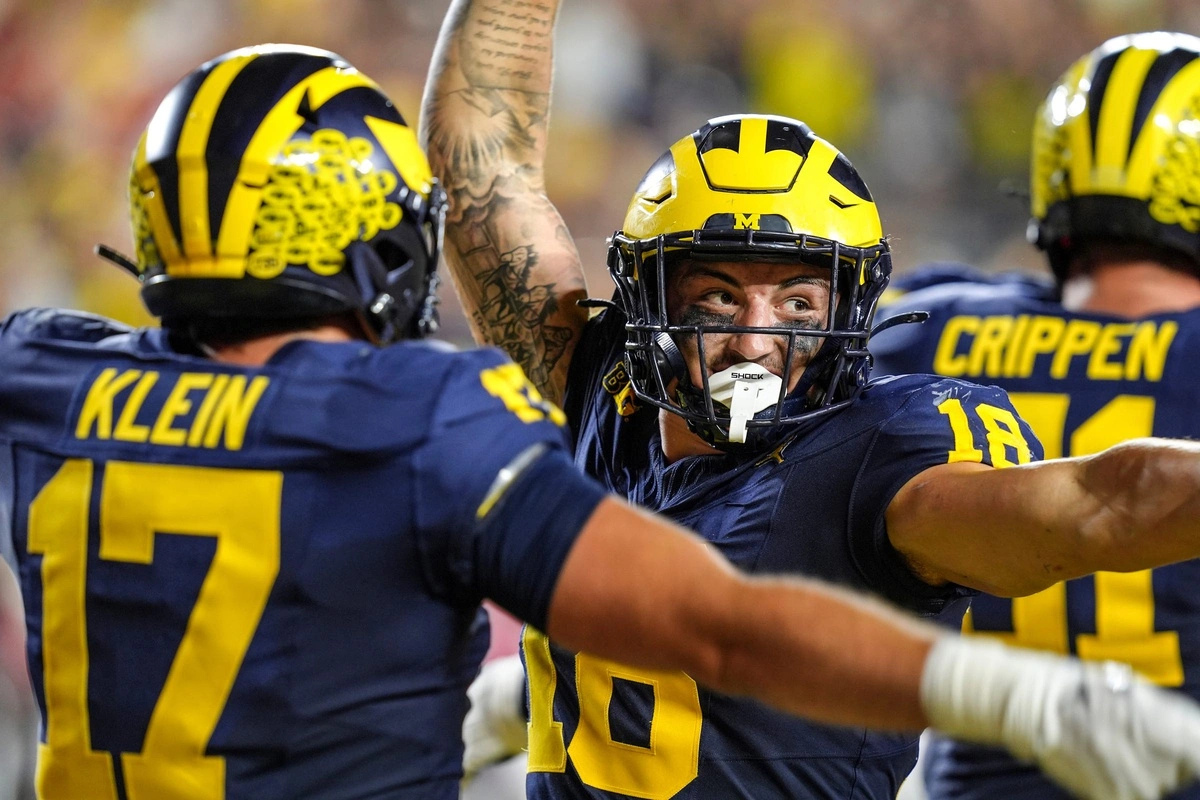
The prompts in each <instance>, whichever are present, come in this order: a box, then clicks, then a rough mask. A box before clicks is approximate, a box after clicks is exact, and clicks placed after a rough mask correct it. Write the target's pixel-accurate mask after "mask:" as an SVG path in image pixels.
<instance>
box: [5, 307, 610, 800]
mask: <svg viewBox="0 0 1200 800" xmlns="http://www.w3.org/2000/svg"><path fill="white" fill-rule="evenodd" d="M0 374H2V375H3V376H4V377H3V380H2V381H0V508H3V514H2V516H0V521H3V522H4V524H5V530H3V531H2V533H3V536H0V539H3V540H6V541H7V549H8V550H9V553H8V555H9V557H10V558H12V559H13V560H15V564H16V570H17V574H18V575H19V578H20V582H21V588H22V592H23V594H24V598H25V607H26V619H27V634H28V659H29V667H30V673H31V677H32V679H33V684H34V687H35V690H36V694H37V699H38V703H39V704H40V707H41V711H42V715H43V717H42V718H43V726H42V742H41V746H40V752H39V778H38V782H39V788H40V794H41V796H43V797H45V798H63V799H64V800H79V799H80V798H85V797H86V798H102V799H103V800H118V798H120V799H121V800H125V799H126V798H128V800H137V798H154V799H155V800H160V799H162V798H188V799H189V800H199V799H200V798H206V799H211V800H218V799H220V798H231V799H232V798H254V799H255V800H257V799H258V798H281V799H286V800H295V798H308V797H313V798H315V797H321V798H438V799H439V800H449V798H456V797H457V796H458V785H459V779H460V776H461V758H462V740H461V738H460V727H461V724H462V719H463V715H464V714H465V712H466V707H467V700H466V696H465V689H466V687H467V685H468V683H469V682H470V681H471V680H472V679H473V677H474V676H475V674H476V672H477V670H478V666H479V663H480V661H481V659H482V657H483V654H484V650H485V649H486V645H487V637H486V623H484V620H485V616H484V615H483V614H482V612H481V611H480V609H479V603H480V600H481V598H482V597H484V596H488V597H491V598H493V599H494V600H496V601H497V602H498V603H500V604H501V605H503V606H504V607H506V608H507V609H508V610H510V611H512V612H513V613H515V614H517V615H519V616H521V617H524V618H525V619H528V620H530V621H531V622H534V623H535V624H541V623H542V622H543V621H544V620H545V616H546V613H547V608H548V605H549V602H550V595H551V592H552V590H553V586H554V581H555V580H556V578H557V575H558V572H559V570H560V567H561V565H562V563H563V561H564V559H565V557H566V554H567V552H568V550H569V549H570V547H571V545H572V543H573V542H574V539H575V536H576V534H577V532H578V530H579V529H580V528H581V527H582V524H583V521H584V519H585V518H586V517H587V516H589V515H590V513H591V511H592V509H593V508H594V507H595V505H596V503H598V502H599V500H600V498H601V497H602V496H603V493H602V491H601V490H600V489H599V488H598V487H596V486H594V485H593V484H592V483H591V482H588V481H586V480H585V479H584V478H583V476H581V475H580V474H579V473H578V471H577V470H575V469H574V468H573V466H572V465H571V463H570V459H569V456H568V455H567V446H568V443H567V439H566V436H565V435H564V429H563V428H562V427H561V423H562V422H563V415H562V412H561V411H559V410H558V409H557V408H554V407H553V406H550V405H548V404H545V403H542V402H540V397H538V396H537V393H536V391H535V390H533V389H532V387H531V386H529V384H528V383H527V381H526V380H525V378H524V375H523V374H522V373H521V371H520V369H519V368H518V367H517V366H516V365H514V364H512V363H511V362H509V361H508V360H507V359H506V358H505V357H504V356H502V355H501V354H500V353H499V351H495V350H490V351H472V352H465V353H455V352H451V351H447V350H445V349H439V348H437V347H435V346H432V345H428V344H420V343H404V344H398V345H394V346H392V347H387V348H382V349H380V348H376V347H373V346H369V345H366V344H365V343H362V342H354V343H340V344H335V343H322V342H315V341H305V340H299V341H294V342H291V343H288V344H287V345H285V346H284V347H283V348H282V349H281V350H280V351H279V352H277V353H276V354H275V356H274V357H272V358H271V360H270V361H269V362H268V363H267V364H266V365H265V366H263V367H260V368H241V367H237V366H231V365H227V364H219V363H216V362H213V361H210V360H208V359H206V358H203V357H201V356H199V355H194V356H193V355H188V354H186V353H182V352H177V351H176V349H175V348H173V347H172V345H171V342H170V339H169V337H168V336H167V334H166V333H165V332H163V331H161V330H147V329H143V330H136V331H130V330H127V329H123V328H120V327H118V326H116V325H115V324H113V323H110V322H109V321H107V320H103V319H100V318H96V317H89V316H85V315H78V314H69V313H63V312H55V311H33V312H25V313H22V314H18V315H14V316H13V317H10V318H9V319H8V320H7V321H6V322H5V323H4V324H3V327H2V328H0ZM525 464H528V466H526V467H525V469H524V471H523V472H522V471H521V469H520V468H521V467H522V465H525ZM506 467H509V468H510V469H509V470H508V471H504V470H505V468H506ZM513 473H518V474H519V476H520V477H517V478H516V479H514V480H508V476H510V475H511V474H513Z"/></svg>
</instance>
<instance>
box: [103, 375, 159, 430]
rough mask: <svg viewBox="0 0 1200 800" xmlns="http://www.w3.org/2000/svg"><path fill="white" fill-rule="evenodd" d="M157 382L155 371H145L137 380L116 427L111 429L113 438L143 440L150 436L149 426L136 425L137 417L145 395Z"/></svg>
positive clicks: (144, 400)
mask: <svg viewBox="0 0 1200 800" xmlns="http://www.w3.org/2000/svg"><path fill="white" fill-rule="evenodd" d="M157 382H158V373H157V372H147V373H145V374H144V375H142V377H141V378H140V379H139V380H138V382H137V385H136V386H134V387H133V391H132V392H130V393H129V399H128V400H126V401H125V407H124V408H123V409H121V416H120V417H119V418H118V419H117V427H116V428H115V429H114V430H113V438H114V439H116V440H118V441H121V442H144V441H146V440H147V439H148V438H150V426H149V425H138V424H137V418H138V413H139V412H140V411H141V410H142V403H144V402H146V395H148V394H149V393H150V390H151V389H153V388H154V384H155V383H157Z"/></svg>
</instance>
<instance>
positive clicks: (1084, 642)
mask: <svg viewBox="0 0 1200 800" xmlns="http://www.w3.org/2000/svg"><path fill="white" fill-rule="evenodd" d="M1031 167H1032V169H1031V175H1032V180H1031V201H1032V215H1033V219H1032V221H1031V223H1030V227H1029V232H1030V236H1031V239H1032V241H1033V242H1034V243H1035V244H1036V245H1037V246H1038V247H1039V248H1040V249H1041V250H1043V251H1045V253H1046V255H1047V256H1048V260H1049V262H1050V267H1051V271H1052V273H1053V276H1054V279H1053V281H1050V280H1041V279H1039V278H1034V277H1030V276H1016V275H1010V276H985V275H983V274H981V273H975V272H972V271H970V270H967V269H966V268H952V267H943V268H941V269H938V270H933V271H922V272H919V273H916V274H915V275H914V276H913V277H912V278H910V279H909V281H908V283H909V287H908V288H910V289H912V291H910V292H909V293H908V294H907V295H906V296H904V297H903V298H902V299H900V300H899V301H898V303H897V304H896V305H895V306H894V307H893V309H894V310H895V311H896V312H900V311H905V310H911V309H922V310H925V311H928V312H929V313H930V314H931V318H930V320H929V321H928V322H926V323H925V324H924V325H910V326H902V327H900V328H896V329H894V330H891V331H888V332H886V333H884V334H883V335H882V336H880V337H879V339H878V340H872V343H871V350H872V352H873V353H875V356H876V359H877V362H876V369H877V371H882V372H885V373H900V372H936V373H939V374H941V375H949V376H954V377H963V378H968V379H970V380H977V381H979V382H981V383H988V384H995V385H998V386H1002V387H1004V388H1005V389H1007V390H1008V391H1009V392H1010V396H1011V398H1012V400H1013V403H1014V404H1015V405H1016V407H1017V409H1018V410H1019V411H1020V412H1021V415H1022V417H1024V418H1025V419H1026V420H1028V421H1029V423H1030V424H1031V425H1032V426H1033V429H1034V431H1035V432H1036V433H1037V435H1038V437H1039V438H1040V439H1041V441H1042V444H1043V446H1044V447H1045V449H1046V455H1047V456H1060V455H1061V456H1080V455H1088V454H1091V453H1095V452H1097V451H1099V450H1101V449H1102V448H1104V447H1107V446H1109V445H1112V444H1115V443H1117V442H1120V441H1123V440H1125V439H1132V438H1136V437H1140V436H1151V435H1154V436H1173V437H1181V438H1193V439H1194V438H1197V437H1200V423H1198V422H1197V419H1196V409H1197V407H1198V405H1200V381H1198V378H1197V374H1196V370H1195V367H1194V364H1195V363H1196V362H1197V360H1198V359H1200V341H1198V339H1197V335H1198V334H1200V39H1197V38H1195V37H1192V36H1185V35H1182V34H1178V33H1143V34H1137V35H1132V36H1122V37H1119V38H1116V39H1113V40H1111V41H1108V42H1105V43H1104V44H1102V45H1101V46H1100V47H1098V48H1097V49H1096V50H1094V51H1093V52H1091V53H1088V54H1087V55H1086V56H1084V57H1083V58H1081V59H1080V60H1078V61H1077V62H1075V64H1073V65H1072V66H1071V67H1070V68H1069V69H1068V70H1067V71H1066V73H1065V74H1064V75H1063V76H1062V77H1061V78H1060V79H1059V81H1058V82H1057V83H1056V84H1055V85H1054V87H1053V88H1052V89H1051V90H1050V92H1049V94H1048V95H1047V97H1046V100H1045V103H1044V104H1043V105H1042V107H1041V109H1040V110H1039V111H1038V113H1037V117H1036V120H1035V122H1034V134H1033V154H1032V165H1031ZM921 286H923V287H924V288H918V287H921ZM1130 480H1135V478H1134V476H1130ZM1198 583H1200V561H1195V560H1193V561H1184V562H1182V563H1179V564H1173V565H1171V566H1167V567H1161V568H1158V569H1155V570H1153V571H1150V570H1142V571H1135V572H1127V573H1121V574H1117V573H1110V572H1105V573H1099V574H1097V575H1095V576H1093V577H1090V578H1085V579H1079V580H1073V581H1069V582H1067V583H1057V584H1055V585H1054V586H1052V587H1050V588H1048V589H1046V590H1044V591H1042V592H1039V593H1037V594H1035V595H1033V596H1030V597H1023V598H1019V599H1016V600H1010V599H1004V598H999V597H992V596H988V595H983V596H981V597H978V598H976V599H975V600H974V601H973V604H972V610H971V613H970V615H969V616H968V617H967V623H966V627H967V629H968V630H973V631H976V632H979V633H987V634H989V635H992V636H997V637H999V638H1001V639H1003V640H1005V641H1008V642H1011V643H1015V644H1019V645H1022V646H1025V647H1035V648H1039V649H1044V650H1050V651H1053V652H1058V653H1071V654H1075V655H1078V656H1079V657H1081V658H1085V659H1117V660H1120V661H1123V662H1125V663H1127V664H1131V665H1132V666H1133V667H1134V669H1136V670H1137V671H1138V672H1140V673H1141V674H1142V675H1144V676H1145V677H1147V678H1149V679H1150V680H1152V681H1154V682H1155V683H1157V684H1159V685H1161V686H1169V687H1172V688H1176V689H1179V690H1180V691H1183V692H1185V693H1187V694H1189V695H1191V696H1192V697H1200V596H1197V593H1196V586H1197V584H1198ZM927 758H928V762H927V764H928V768H927V769H926V770H925V777H926V778H927V781H928V789H929V791H930V795H931V796H932V797H934V798H962V799H963V800H966V799H967V798H970V800H984V799H985V798H997V800H998V799H999V798H1004V799H1005V800H1009V799H1010V798H1036V799H1037V800H1042V799H1043V798H1063V797H1064V796H1065V795H1064V794H1063V792H1061V790H1059V789H1057V788H1056V787H1054V786H1051V785H1050V784H1049V783H1048V782H1046V781H1045V780H1044V779H1043V778H1042V777H1041V776H1040V775H1039V774H1038V773H1037V771H1036V770H1034V769H1033V768H1031V767H1030V766H1028V765H1026V764H1021V763H1019V762H1017V761H1014V760H1013V759H1011V758H1009V757H1008V756H1007V755H1005V754H1003V753H998V752H994V751H986V750H984V749H982V748H978V747H972V746H969V745H965V744H962V743H958V742H952V741H944V740H939V741H937V742H936V743H935V744H934V745H933V747H932V748H931V749H930V751H929V752H928V753H927ZM1178 797H1181V798H1183V797H1186V798H1200V790H1198V789H1196V788H1192V789H1189V790H1187V791H1185V792H1183V793H1181V794H1179V795H1178Z"/></svg>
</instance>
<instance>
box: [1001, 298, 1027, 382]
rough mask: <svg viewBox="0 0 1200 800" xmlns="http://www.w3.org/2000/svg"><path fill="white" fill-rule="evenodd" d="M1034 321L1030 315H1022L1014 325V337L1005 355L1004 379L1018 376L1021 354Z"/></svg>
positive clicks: (1010, 340) (1009, 342)
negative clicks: (1030, 322)
mask: <svg viewBox="0 0 1200 800" xmlns="http://www.w3.org/2000/svg"><path fill="white" fill-rule="evenodd" d="M1031 319H1032V317H1030V316H1029V315H1028V314H1022V315H1021V316H1019V317H1017V320H1016V323H1015V324H1014V325H1013V330H1012V337H1011V338H1010V339H1009V341H1008V349H1007V350H1006V351H1005V353H1004V377H1006V378H1011V377H1013V376H1014V375H1016V374H1017V364H1018V363H1019V362H1020V359H1021V352H1022V350H1023V348H1024V346H1025V337H1026V336H1027V335H1028V333H1029V321H1030V320H1031Z"/></svg>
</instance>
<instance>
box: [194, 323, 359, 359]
mask: <svg viewBox="0 0 1200 800" xmlns="http://www.w3.org/2000/svg"><path fill="white" fill-rule="evenodd" d="M355 338H357V337H355V336H353V335H352V334H351V333H350V331H348V330H346V328H345V327H343V326H341V325H321V326H320V327H317V328H312V329H311V330H302V331H286V332H284V333H272V334H268V335H266V336H258V337H255V338H253V339H247V340H246V341H244V342H238V343H237V344H230V345H222V346H220V347H211V348H207V350H206V354H207V355H208V357H209V358H211V359H213V360H214V361H220V362H222V363H224V364H237V365H238V366H243V367H261V366H262V365H263V364H266V363H267V362H268V361H269V360H270V359H271V356H273V355H275V353H277V352H278V351H279V349H280V348H281V347H283V346H284V345H285V344H287V343H288V342H293V341H295V340H297V339H311V340H313V341H318V342H349V341H353V340H354V339H355Z"/></svg>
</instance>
